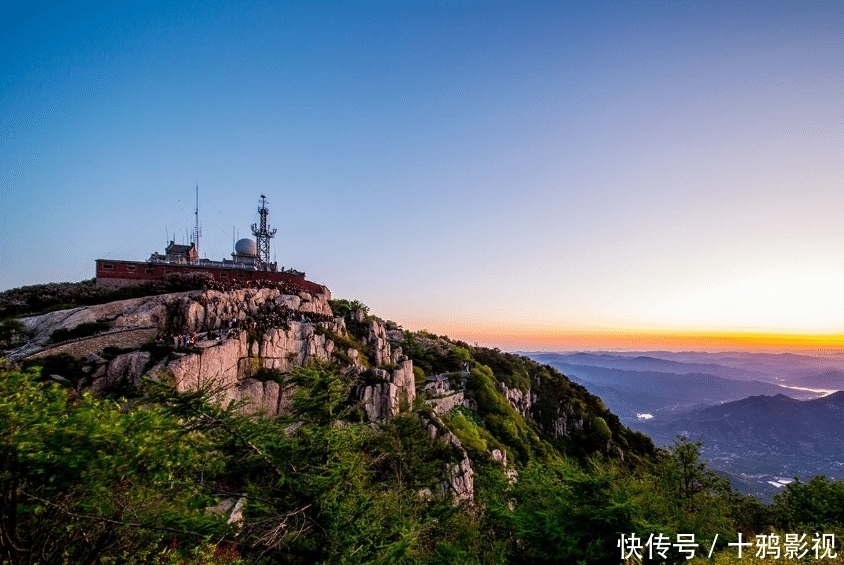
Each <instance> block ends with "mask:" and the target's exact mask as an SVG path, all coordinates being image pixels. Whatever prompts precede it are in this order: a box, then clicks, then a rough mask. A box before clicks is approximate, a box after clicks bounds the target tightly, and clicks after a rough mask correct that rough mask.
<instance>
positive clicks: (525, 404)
mask: <svg viewBox="0 0 844 565" xmlns="http://www.w3.org/2000/svg"><path fill="white" fill-rule="evenodd" d="M498 390H500V391H501V393H502V394H503V395H504V396H505V397H507V402H509V403H510V406H512V407H513V408H514V409H515V410H516V412H518V413H519V414H521V415H522V416H529V415H530V407H531V406H532V405H533V402H532V398H531V394H530V391H527V392H524V391H522V390H519V389H517V388H507V385H505V384H504V383H501V382H499V383H498Z"/></svg>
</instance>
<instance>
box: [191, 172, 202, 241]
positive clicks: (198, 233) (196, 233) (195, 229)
mask: <svg viewBox="0 0 844 565" xmlns="http://www.w3.org/2000/svg"><path fill="white" fill-rule="evenodd" d="M194 214H195V216H196V225H194V227H193V237H192V239H193V242H192V243H194V244H195V245H196V256H197V257H199V236H201V235H202V229H201V228H200V227H199V184H197V185H196V211H194Z"/></svg>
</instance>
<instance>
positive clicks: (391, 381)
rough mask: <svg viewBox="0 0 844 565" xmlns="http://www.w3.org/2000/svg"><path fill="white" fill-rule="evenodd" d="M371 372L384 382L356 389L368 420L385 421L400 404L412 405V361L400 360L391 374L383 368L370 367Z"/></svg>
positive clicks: (414, 388)
mask: <svg viewBox="0 0 844 565" xmlns="http://www.w3.org/2000/svg"><path fill="white" fill-rule="evenodd" d="M372 374H373V375H374V376H375V377H376V378H380V379H382V380H384V381H385V382H383V383H379V384H374V385H369V386H362V387H360V388H359V389H358V398H360V400H361V401H362V403H363V408H364V411H365V412H366V416H367V418H368V419H369V421H371V422H379V423H383V422H386V421H388V420H389V419H390V418H392V417H393V416H396V415H397V414H398V413H399V412H400V410H401V407H402V404H404V403H406V404H407V406H408V407H410V406H412V405H413V401H414V400H415V399H416V384H415V382H414V380H413V361H411V360H409V359H408V360H405V361H402V362H401V364H400V367H399V368H398V369H395V370H394V371H393V372H392V374H390V373H389V372H388V371H386V370H384V369H372Z"/></svg>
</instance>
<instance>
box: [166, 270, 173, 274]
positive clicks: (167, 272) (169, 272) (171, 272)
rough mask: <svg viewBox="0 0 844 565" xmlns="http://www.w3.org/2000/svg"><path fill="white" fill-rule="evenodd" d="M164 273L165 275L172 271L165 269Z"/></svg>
mask: <svg viewBox="0 0 844 565" xmlns="http://www.w3.org/2000/svg"><path fill="white" fill-rule="evenodd" d="M164 274H165V275H170V274H173V271H168V270H165V271H164Z"/></svg>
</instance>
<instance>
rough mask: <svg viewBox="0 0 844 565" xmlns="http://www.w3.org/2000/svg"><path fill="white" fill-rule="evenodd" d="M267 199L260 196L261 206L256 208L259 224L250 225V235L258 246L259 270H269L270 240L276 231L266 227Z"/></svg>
mask: <svg viewBox="0 0 844 565" xmlns="http://www.w3.org/2000/svg"><path fill="white" fill-rule="evenodd" d="M269 213H270V211H269V210H267V197H266V196H264V195H263V194H262V195H261V205H260V206H259V207H258V215H259V216H260V217H261V222H260V224H252V235H254V236H255V243H257V244H258V258H259V259H260V260H261V270H263V271H267V270H269V265H270V240H271V239H272V238H274V237H275V232H276V231H277V230H270V229H269V226H268V225H267V216H268V215H269Z"/></svg>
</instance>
